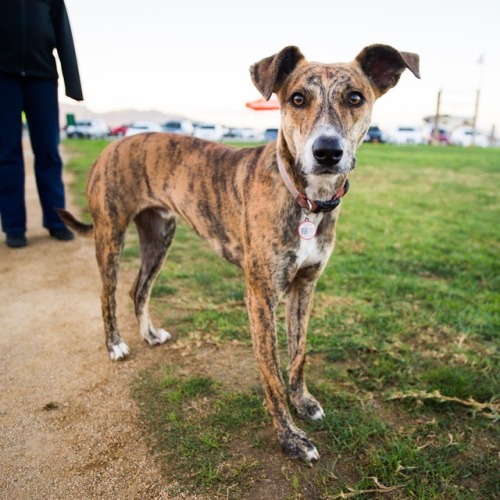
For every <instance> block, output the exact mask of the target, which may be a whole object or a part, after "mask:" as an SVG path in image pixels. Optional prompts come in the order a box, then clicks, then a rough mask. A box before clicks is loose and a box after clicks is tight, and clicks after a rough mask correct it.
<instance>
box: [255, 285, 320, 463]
mask: <svg viewBox="0 0 500 500" xmlns="http://www.w3.org/2000/svg"><path fill="white" fill-rule="evenodd" d="M246 302H247V308H248V316H249V319H250V328H251V331H252V340H253V347H254V351H255V357H256V359H257V365H258V368H259V374H260V378H261V381H262V386H263V388H264V395H265V398H266V406H267V409H268V411H269V413H270V414H271V417H272V419H273V424H274V427H275V428H276V429H277V431H278V438H279V441H280V444H281V448H282V449H283V451H284V452H285V453H287V454H288V455H289V456H290V457H291V458H299V459H302V460H305V461H307V462H310V461H311V460H318V459H319V453H318V451H317V450H316V448H315V447H314V445H313V444H312V443H311V442H310V441H309V439H308V438H307V436H306V435H305V433H304V432H303V431H301V430H300V429H299V428H298V427H297V426H296V425H295V424H294V422H293V420H292V417H291V415H290V412H289V411H288V406H287V401H286V391H285V384H284V382H283V378H282V376H281V372H280V366H279V357H278V350H277V335H276V308H277V306H278V302H279V297H278V296H277V295H276V292H275V291H273V290H270V289H266V287H265V286H263V284H262V282H260V283H248V282H247V291H246Z"/></svg>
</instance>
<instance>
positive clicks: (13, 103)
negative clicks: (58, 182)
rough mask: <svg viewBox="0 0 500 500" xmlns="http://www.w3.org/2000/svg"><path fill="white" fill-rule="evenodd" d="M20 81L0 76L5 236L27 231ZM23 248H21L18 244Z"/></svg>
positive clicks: (0, 199) (0, 193)
mask: <svg viewBox="0 0 500 500" xmlns="http://www.w3.org/2000/svg"><path fill="white" fill-rule="evenodd" d="M22 109H23V94H22V84H21V80H20V79H18V78H16V77H11V76H8V75H0V216H1V219H2V230H3V231H4V232H5V233H7V235H8V236H9V235H16V236H22V238H24V233H25V232H26V207H25V201H24V163H23V148H22V117H21V113H22ZM18 246H23V245H18Z"/></svg>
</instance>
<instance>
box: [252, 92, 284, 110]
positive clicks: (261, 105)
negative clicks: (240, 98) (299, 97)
mask: <svg viewBox="0 0 500 500" xmlns="http://www.w3.org/2000/svg"><path fill="white" fill-rule="evenodd" d="M246 107H247V108H250V109H254V110H255V111H270V110H276V109H280V104H279V102H278V98H277V97H276V95H275V94H273V95H272V96H271V98H270V99H269V101H266V100H265V99H257V100H256V101H252V102H247V103H246Z"/></svg>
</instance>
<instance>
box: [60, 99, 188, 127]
mask: <svg viewBox="0 0 500 500" xmlns="http://www.w3.org/2000/svg"><path fill="white" fill-rule="evenodd" d="M67 114H73V115H75V119H77V120H84V119H87V118H101V119H102V120H104V121H105V122H106V124H107V125H108V126H109V127H118V126H120V125H124V124H127V123H132V122H138V121H141V122H158V123H164V122H166V121H168V120H173V119H176V118H181V117H179V116H176V115H168V114H165V113H162V112H161V111H157V110H153V109H151V110H144V111H142V110H138V109H120V110H116V111H109V112H107V113H95V112H94V111H91V110H90V109H88V108H86V107H85V106H83V105H78V104H66V103H60V104H59V116H60V123H61V127H64V126H65V125H66V115H67Z"/></svg>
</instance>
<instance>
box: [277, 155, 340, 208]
mask: <svg viewBox="0 0 500 500" xmlns="http://www.w3.org/2000/svg"><path fill="white" fill-rule="evenodd" d="M276 159H277V161H278V170H279V172H280V175H281V178H282V179H283V182H284V183H285V186H286V187H287V189H288V191H290V194H291V195H292V196H293V197H294V199H295V201H296V202H297V203H298V204H299V205H300V206H301V207H302V208H304V209H305V210H307V211H308V212H307V213H309V212H312V213H319V212H331V211H332V210H334V209H335V208H337V207H338V206H339V205H340V202H341V201H342V197H343V196H344V195H345V194H346V193H347V191H348V190H349V179H347V177H346V178H345V180H344V184H342V187H341V188H340V189H339V190H338V191H337V193H336V194H335V195H334V197H333V198H332V199H331V200H328V201H320V200H311V199H310V198H308V197H307V196H306V194H305V193H301V192H300V191H299V190H298V189H297V188H296V187H295V184H294V183H293V181H292V179H290V176H289V175H288V172H287V171H286V170H285V167H284V166H283V163H282V161H281V159H280V157H279V155H276Z"/></svg>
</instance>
